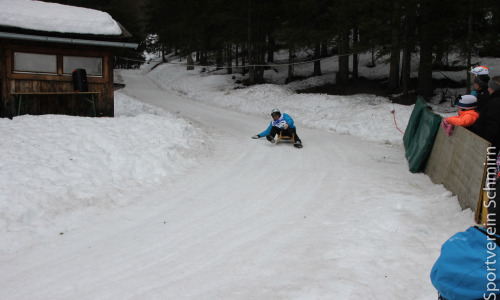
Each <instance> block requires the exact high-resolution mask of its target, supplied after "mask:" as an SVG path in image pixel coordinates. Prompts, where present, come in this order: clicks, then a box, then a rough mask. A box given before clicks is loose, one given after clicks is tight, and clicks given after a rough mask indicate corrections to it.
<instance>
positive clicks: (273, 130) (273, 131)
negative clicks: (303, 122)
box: [269, 126, 300, 142]
mask: <svg viewBox="0 0 500 300" xmlns="http://www.w3.org/2000/svg"><path fill="white" fill-rule="evenodd" d="M280 131H281V132H282V135H288V136H292V133H293V134H294V135H295V141H296V142H297V141H298V142H300V138H299V136H298V135H297V128H290V127H288V128H287V129H282V128H279V127H276V126H273V127H272V128H271V133H270V134H269V135H270V136H271V137H272V138H274V137H275V136H276V135H277V134H279V133H280Z"/></svg>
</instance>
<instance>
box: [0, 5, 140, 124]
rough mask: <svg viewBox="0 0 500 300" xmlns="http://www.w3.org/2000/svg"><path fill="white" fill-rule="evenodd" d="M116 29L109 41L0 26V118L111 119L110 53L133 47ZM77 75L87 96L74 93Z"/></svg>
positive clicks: (123, 32) (104, 37)
mask: <svg viewBox="0 0 500 300" xmlns="http://www.w3.org/2000/svg"><path fill="white" fill-rule="evenodd" d="M31 2H38V3H44V4H43V5H45V4H47V5H54V4H53V3H45V2H41V1H31ZM57 5H59V4H57ZM60 7H61V6H57V7H56V8H57V9H60ZM72 8H73V9H75V7H72ZM57 9H56V11H57ZM77 9H78V8H77ZM14 13H15V10H14ZM33 13H36V11H34V12H33ZM101 13H102V12H101ZM108 16H109V15H108ZM0 17H1V16H0ZM20 18H25V16H23V17H20ZM47 21H50V19H48V20H47ZM13 23H16V22H13ZM117 25H118V26H119V27H120V29H121V34H118V35H117V34H114V35H108V34H93V33H72V32H67V31H65V30H61V32H54V31H46V29H43V28H42V30H37V29H36V28H20V27H17V26H16V25H15V24H14V25H12V26H11V25H10V24H5V23H3V24H2V23H0V99H1V103H0V117H7V118H12V117H14V116H17V115H23V114H30V115H42V114H66V115H74V116H107V117H113V116H114V91H113V62H114V57H113V51H116V50H117V49H119V48H136V47H137V44H134V43H128V42H127V40H129V38H130V37H131V36H130V34H129V33H128V32H127V31H126V30H125V29H124V28H123V27H122V26H121V25H119V24H118V23H117ZM63 29H64V28H63ZM69 31H71V30H69ZM82 69H83V70H85V71H84V73H85V74H86V76H83V77H82V76H80V78H78V76H76V79H75V80H86V86H88V90H86V91H78V92H75V90H77V87H76V85H77V83H75V80H74V78H73V77H75V76H74V75H75V74H73V73H75V70H78V71H81V70H82ZM78 74H80V75H82V74H83V73H82V72H78Z"/></svg>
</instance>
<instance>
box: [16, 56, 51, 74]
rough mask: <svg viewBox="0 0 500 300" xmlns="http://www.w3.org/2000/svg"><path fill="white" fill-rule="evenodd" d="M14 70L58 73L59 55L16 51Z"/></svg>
mask: <svg viewBox="0 0 500 300" xmlns="http://www.w3.org/2000/svg"><path fill="white" fill-rule="evenodd" d="M14 72H18V73H35V74H40V73H41V74H57V55H52V54H38V53H24V52H15V53H14Z"/></svg>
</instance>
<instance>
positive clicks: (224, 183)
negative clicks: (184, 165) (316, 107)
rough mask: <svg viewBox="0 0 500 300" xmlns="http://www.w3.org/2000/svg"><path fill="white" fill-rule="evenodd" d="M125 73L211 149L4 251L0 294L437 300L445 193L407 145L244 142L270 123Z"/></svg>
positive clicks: (339, 138) (341, 138)
mask: <svg viewBox="0 0 500 300" xmlns="http://www.w3.org/2000/svg"><path fill="white" fill-rule="evenodd" d="M123 76H124V80H125V83H126V88H125V89H124V93H126V94H128V95H130V96H133V97H135V98H137V99H139V100H141V101H144V102H146V103H150V104H153V105H156V106H161V107H163V108H165V109H166V110H168V111H171V112H173V113H175V114H177V115H178V116H181V117H183V118H186V119H188V120H192V121H193V124H195V125H196V126H201V127H204V128H205V129H206V130H207V131H208V132H210V136H211V137H212V138H213V142H214V143H213V144H214V149H213V151H212V152H210V154H209V155H207V156H205V157H203V158H202V159H201V161H200V163H199V164H197V165H196V166H195V167H193V168H192V169H190V170H189V171H188V172H187V173H185V174H181V175H179V176H178V178H176V180H175V181H174V182H169V183H165V185H164V186H163V187H162V188H159V189H157V190H153V191H150V192H147V193H144V194H126V191H124V195H123V197H130V198H133V199H134V201H130V202H126V203H132V204H131V205H130V206H127V207H120V208H119V209H115V210H105V211H104V212H103V213H100V214H97V215H94V214H91V213H88V212H86V211H82V212H80V213H75V214H71V215H70V217H68V220H64V218H63V219H62V220H59V221H58V223H57V224H64V223H65V222H67V223H68V224H70V225H71V226H72V227H71V230H70V232H69V233H68V234H64V236H55V237H54V236H53V231H54V228H49V229H47V238H46V240H44V241H43V242H41V241H40V242H38V243H34V244H33V247H29V248H26V249H23V250H22V251H21V253H15V254H14V253H13V254H9V253H7V254H4V255H3V256H2V257H1V261H0V266H1V267H2V273H3V276H2V275H0V276H1V277H0V278H2V281H0V284H2V286H1V287H2V288H1V289H0V298H1V299H92V300H95V299H273V300H274V299H384V300H386V299H395V298H394V297H395V296H396V295H397V296H396V297H397V298H400V297H401V295H405V297H406V296H408V297H409V298H412V297H413V298H412V299H429V298H432V297H435V291H434V289H433V287H432V286H431V284H430V282H429V280H428V274H429V270H430V267H431V266H432V263H433V261H434V260H435V258H436V257H437V253H438V251H439V247H440V245H441V243H442V241H443V240H444V239H445V237H446V234H443V233H440V234H437V232H441V231H442V229H436V228H433V227H431V226H430V225H428V224H435V222H434V220H436V218H440V217H442V216H441V212H442V211H443V210H444V209H445V208H446V209H449V207H450V204H449V203H450V201H451V200H450V201H442V202H439V200H441V198H443V197H441V195H443V194H446V191H445V190H444V189H443V188H442V187H441V186H437V185H433V184H431V183H430V180H429V179H428V178H427V177H426V176H425V175H422V174H417V175H415V174H410V173H409V172H408V168H407V164H406V162H405V159H404V153H403V150H402V147H400V146H390V145H380V144H376V143H371V142H366V141H363V140H360V139H357V138H353V137H351V136H347V135H338V134H333V133H329V132H326V131H321V130H312V129H308V128H304V127H303V126H300V125H299V126H298V132H299V135H300V137H301V139H302V141H303V143H304V148H303V149H295V148H294V147H293V146H292V145H288V144H280V145H278V146H276V145H274V144H271V143H269V142H268V141H267V140H265V139H260V140H253V139H250V136H252V135H254V134H256V133H258V132H261V131H262V130H263V129H264V128H266V126H267V125H268V123H269V120H270V118H259V117H255V116H250V115H245V114H240V113H236V112H232V111H227V110H223V109H219V108H216V107H213V106H208V105H205V104H203V103H200V102H195V101H192V100H189V99H185V98H182V97H180V96H177V95H175V94H173V93H172V92H168V91H164V90H162V89H159V88H158V87H157V85H156V84H154V83H153V82H152V81H150V80H149V79H147V78H146V77H144V76H143V75H141V74H140V73H139V72H137V71H129V72H125V73H124V74H123ZM293 117H294V118H295V119H296V120H300V118H301V116H293ZM144 155H147V153H145V154H144ZM422 194H423V195H424V196H423V197H421V196H419V195H422ZM447 197H448V198H447ZM444 198H445V199H450V197H449V196H445V197H444ZM455 202H456V201H455ZM455 202H453V203H455ZM455 204H456V203H455ZM450 218H451V217H450ZM429 220H433V222H429ZM83 224H84V225H83ZM79 226H80V227H79ZM422 262H425V263H422ZM7 274H8V275H7Z"/></svg>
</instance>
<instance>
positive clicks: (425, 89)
mask: <svg viewBox="0 0 500 300" xmlns="http://www.w3.org/2000/svg"><path fill="white" fill-rule="evenodd" d="M429 1H431V0H424V1H422V2H421V6H420V11H421V12H420V16H421V22H422V23H421V24H420V63H419V69H418V85H417V91H418V93H419V94H420V95H421V96H423V97H424V98H425V99H429V98H430V97H432V94H433V88H432V36H433V31H434V30H436V29H435V28H434V26H432V24H431V11H430V9H431V5H430V3H429Z"/></svg>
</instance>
